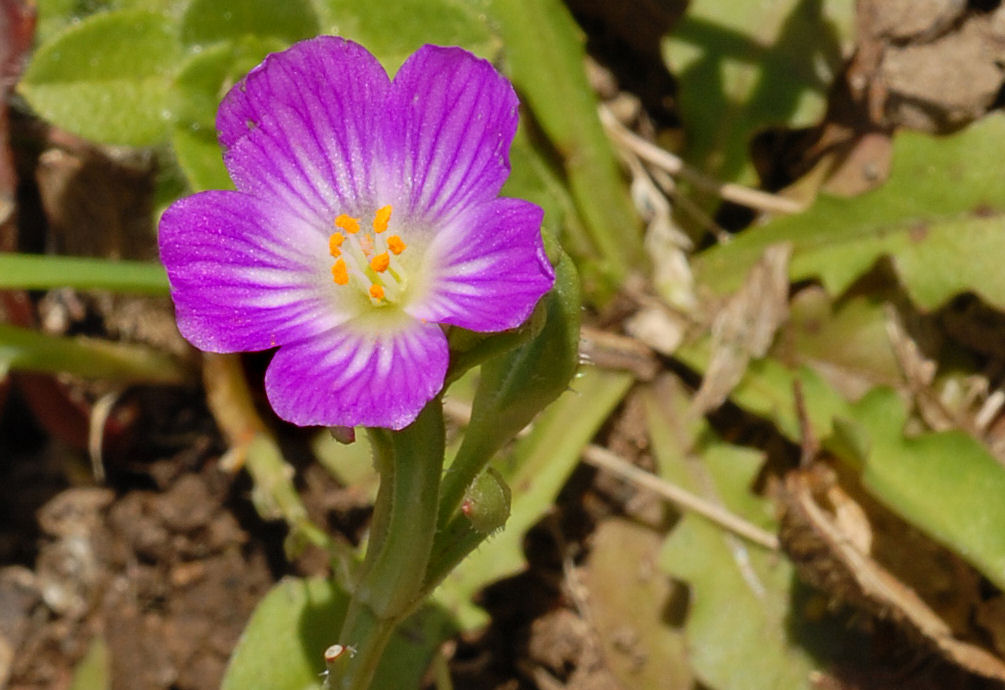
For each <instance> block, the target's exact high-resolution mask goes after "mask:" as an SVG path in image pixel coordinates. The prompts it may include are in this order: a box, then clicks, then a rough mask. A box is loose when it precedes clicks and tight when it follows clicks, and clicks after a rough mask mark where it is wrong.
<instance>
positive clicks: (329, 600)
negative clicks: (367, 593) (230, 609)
mask: <svg viewBox="0 0 1005 690" xmlns="http://www.w3.org/2000/svg"><path fill="white" fill-rule="evenodd" d="M347 605H348V597H347V595H346V594H345V593H344V592H343V591H342V590H340V589H339V588H338V587H337V586H336V585H334V584H333V583H332V582H330V581H327V580H324V579H321V578H311V579H307V580H302V579H298V578H286V579H284V580H282V581H281V582H280V583H279V584H277V585H276V586H275V587H273V588H272V590H271V591H270V592H269V593H268V594H267V595H265V598H264V599H262V601H261V602H260V603H259V604H258V607H257V608H256V609H255V612H254V613H253V614H252V616H251V620H250V621H249V622H248V625H247V627H246V628H245V629H244V632H243V633H242V635H241V640H240V641H239V642H238V644H237V648H236V649H235V650H234V653H233V655H232V656H231V659H230V664H229V665H228V667H227V673H226V675H225V676H224V679H223V684H222V685H221V688H222V690H247V689H248V688H268V689H269V690H318V689H319V688H320V687H321V683H322V676H321V673H322V671H324V668H325V665H324V660H323V656H322V655H323V653H324V650H325V649H327V648H328V646H329V645H331V644H334V643H335V642H336V640H335V637H336V636H337V634H338V630H339V628H340V627H341V623H342V618H343V617H344V616H345V611H346V607H347ZM449 634H450V633H449V627H448V625H447V621H446V619H445V618H444V616H443V614H442V612H440V611H437V610H436V609H434V608H432V607H426V608H423V609H421V610H419V611H418V612H416V613H415V614H413V615H412V616H411V617H410V618H408V619H407V620H406V621H405V622H404V623H402V625H401V627H399V629H398V630H397V632H396V633H395V634H394V636H393V637H392V638H391V641H390V643H389V644H388V647H387V651H386V652H385V654H384V658H383V661H382V662H381V666H380V668H378V670H377V676H376V678H375V679H374V683H373V687H375V688H417V687H419V684H420V681H421V678H422V675H423V673H424V672H425V670H426V667H427V666H428V665H429V661H430V659H431V658H432V655H433V652H434V651H435V650H436V648H437V647H438V646H439V644H440V643H441V642H442V641H443V640H444V639H445V638H446V637H447V636H448V635H449Z"/></svg>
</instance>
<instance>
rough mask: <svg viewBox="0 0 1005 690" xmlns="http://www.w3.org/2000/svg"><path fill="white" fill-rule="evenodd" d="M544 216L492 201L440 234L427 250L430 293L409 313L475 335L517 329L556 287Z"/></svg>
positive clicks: (523, 205) (525, 205)
mask: <svg viewBox="0 0 1005 690" xmlns="http://www.w3.org/2000/svg"><path fill="white" fill-rule="evenodd" d="M543 215H544V212H543V211H542V210H541V209H540V208H539V207H537V206H535V205H534V204H532V203H530V202H527V201H522V200H520V199H496V200H494V201H492V202H490V203H487V204H482V205H480V206H478V207H477V208H476V209H473V210H471V211H469V212H468V213H467V214H465V215H463V216H460V217H457V218H455V219H454V221H453V222H451V223H450V224H449V225H447V226H445V227H443V228H441V229H440V231H439V232H438V234H437V235H436V236H435V237H434V238H433V241H432V244H431V245H430V247H429V250H428V251H429V254H430V257H431V258H430V263H431V264H433V265H434V268H431V269H430V270H431V271H432V276H431V278H430V284H431V289H430V293H429V295H427V296H426V297H425V298H424V299H422V300H421V301H420V302H419V303H417V304H414V305H410V306H409V308H408V312H409V313H410V314H411V315H412V316H414V317H415V318H418V319H426V320H428V321H436V322H439V323H446V324H450V325H453V326H460V327H462V328H467V329H470V330H474V331H501V330H505V329H507V328H515V327H516V326H519V325H520V324H521V323H523V322H524V321H525V320H526V319H527V318H528V317H529V316H530V314H531V312H532V311H533V310H534V305H535V304H537V301H538V300H539V299H540V298H541V296H542V295H543V294H544V293H546V292H547V291H548V290H549V289H551V286H552V284H553V283H554V282H555V272H554V270H553V269H552V267H551V264H550V263H549V262H548V257H547V256H546V255H545V253H544V246H543V243H542V241H541V218H542V216H543Z"/></svg>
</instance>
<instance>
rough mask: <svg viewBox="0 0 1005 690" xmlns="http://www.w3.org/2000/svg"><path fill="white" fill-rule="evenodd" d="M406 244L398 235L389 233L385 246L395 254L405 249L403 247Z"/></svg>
mask: <svg viewBox="0 0 1005 690" xmlns="http://www.w3.org/2000/svg"><path fill="white" fill-rule="evenodd" d="M407 246H408V245H406V244H405V243H404V242H402V241H401V238H400V237H398V236H397V235H391V236H390V237H388V238H387V248H388V249H390V250H391V253H392V254H394V255H395V256H397V255H398V254H401V253H402V252H403V251H405V247H407Z"/></svg>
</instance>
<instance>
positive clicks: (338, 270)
mask: <svg viewBox="0 0 1005 690" xmlns="http://www.w3.org/2000/svg"><path fill="white" fill-rule="evenodd" d="M332 280H334V281H335V284H336V285H345V284H347V283H348V282H349V269H348V267H347V266H346V265H345V259H339V260H338V261H336V262H335V263H334V264H333V265H332Z"/></svg>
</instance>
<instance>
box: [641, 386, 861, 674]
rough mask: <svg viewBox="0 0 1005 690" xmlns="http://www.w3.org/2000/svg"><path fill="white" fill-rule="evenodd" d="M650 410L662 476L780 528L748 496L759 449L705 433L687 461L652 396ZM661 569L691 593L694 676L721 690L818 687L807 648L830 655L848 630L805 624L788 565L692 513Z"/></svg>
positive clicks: (762, 502)
mask: <svg viewBox="0 0 1005 690" xmlns="http://www.w3.org/2000/svg"><path fill="white" fill-rule="evenodd" d="M647 403H648V404H647V419H648V426H649V434H650V439H651V441H652V447H653V451H654V454H655V456H656V459H657V462H658V465H659V470H660V474H661V475H662V476H663V477H664V478H665V479H667V480H668V481H671V482H673V483H674V484H677V485H680V486H682V487H684V488H686V489H688V490H690V491H693V492H695V493H697V494H699V495H705V496H708V497H709V498H710V499H711V500H718V501H721V502H722V503H723V504H724V506H725V507H727V508H729V509H730V510H731V511H732V512H734V513H736V514H737V515H739V516H741V517H744V518H746V519H747V520H749V521H751V522H753V523H754V524H757V525H759V526H761V527H764V528H767V529H773V528H774V527H775V522H774V519H773V517H772V515H773V509H772V506H771V503H770V501H768V500H766V499H763V498H761V497H759V496H756V495H755V494H754V493H753V491H752V489H751V487H752V485H753V483H754V480H755V478H756V476H757V473H758V472H759V470H760V467H761V464H762V462H763V456H762V454H761V453H760V452H757V451H753V450H750V449H746V448H740V447H737V446H730V445H727V444H725V443H722V442H719V441H717V440H715V439H714V438H713V437H712V436H711V435H710V434H709V433H708V432H707V431H706V433H705V434H703V436H702V438H703V441H702V444H701V446H700V447H699V448H698V449H696V451H695V453H694V456H696V457H686V456H685V454H684V453H682V452H681V447H680V443H681V439H677V438H675V437H674V436H673V434H672V433H671V431H670V429H671V427H670V425H669V424H668V423H667V420H666V418H665V417H663V415H662V414H661V413H660V411H659V410H658V408H657V406H656V405H655V404H654V403H653V401H652V400H651V399H650V400H649V401H647ZM660 564H661V565H662V566H663V568H664V569H665V570H666V572H668V573H669V574H671V575H673V576H674V577H676V578H680V579H681V580H683V581H685V582H686V583H688V585H689V586H690V588H691V597H690V606H689V609H688V615H687V620H686V621H685V624H684V632H685V636H686V639H687V647H688V658H689V660H690V662H691V666H692V669H693V670H694V672H695V673H696V675H697V676H698V678H699V679H700V680H701V681H702V683H703V684H705V685H707V686H709V687H714V688H716V689H717V690H734V689H735V690H757V689H759V688H764V689H765V690H774V689H775V688H787V689H789V688H791V689H792V690H795V689H797V688H807V690H809V689H810V688H813V687H815V686H814V685H813V683H812V682H811V675H810V674H811V672H812V671H814V670H815V669H816V668H818V667H819V665H820V662H819V660H817V659H815V658H814V657H813V656H812V655H811V653H810V652H809V651H808V650H809V649H819V650H822V651H824V652H825V653H826V652H830V651H831V650H834V648H835V647H836V646H837V645H839V644H840V643H841V641H842V630H841V628H840V627H839V626H837V625H834V624H832V622H830V621H827V620H824V621H821V622H819V623H812V624H811V623H807V622H806V620H807V618H808V617H809V616H808V615H807V614H806V613H805V612H804V611H803V610H802V608H803V607H804V606H805V605H806V601H805V599H806V597H805V592H804V591H803V590H802V589H801V588H800V587H799V586H798V585H797V584H796V581H795V573H794V569H793V567H792V565H791V564H790V563H789V562H788V561H787V560H786V559H785V558H783V557H781V556H780V555H779V554H776V553H772V552H769V551H766V550H764V549H762V548H760V547H757V546H752V545H750V544H746V543H743V542H741V541H740V540H739V539H738V538H736V537H734V536H732V535H730V534H727V533H726V532H724V531H723V529H722V528H721V527H718V526H716V525H714V524H712V523H710V522H708V521H707V520H705V519H704V518H702V517H699V516H696V515H693V514H686V515H684V517H683V518H682V519H681V521H680V522H679V523H678V524H677V526H676V527H675V528H674V530H673V532H672V533H671V534H670V537H669V538H668V539H667V540H666V542H665V543H664V547H663V550H662V553H661V555H660ZM724 612H728V613H727V614H724Z"/></svg>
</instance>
